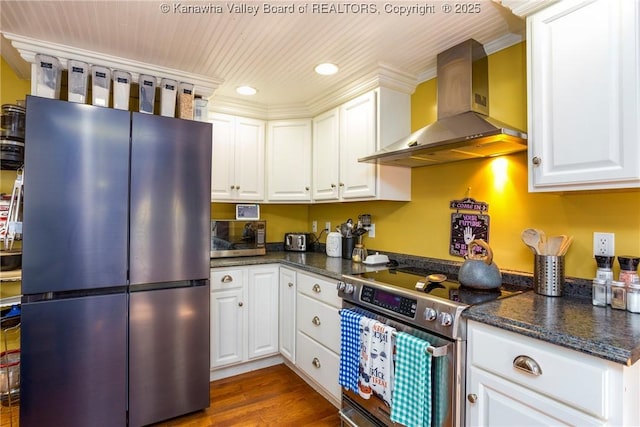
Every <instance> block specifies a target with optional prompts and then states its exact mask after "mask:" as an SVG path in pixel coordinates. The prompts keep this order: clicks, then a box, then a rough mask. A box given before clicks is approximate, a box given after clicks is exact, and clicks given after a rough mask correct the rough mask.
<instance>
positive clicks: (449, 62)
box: [358, 39, 527, 167]
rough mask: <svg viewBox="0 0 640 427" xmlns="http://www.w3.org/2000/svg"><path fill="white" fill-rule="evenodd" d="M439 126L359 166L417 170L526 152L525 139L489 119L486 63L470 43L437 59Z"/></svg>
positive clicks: (365, 159)
mask: <svg viewBox="0 0 640 427" xmlns="http://www.w3.org/2000/svg"><path fill="white" fill-rule="evenodd" d="M437 61H438V67H437V73H438V120H437V121H435V122H434V123H432V124H430V125H428V126H426V127H424V128H422V129H420V130H418V131H416V132H414V133H413V134H411V135H410V136H408V137H406V138H403V139H401V140H399V141H396V142H394V143H393V144H391V145H389V146H387V147H385V148H383V149H381V150H379V151H378V152H376V153H375V154H372V155H370V156H367V157H363V158H360V159H358V161H360V162H369V163H380V164H388V165H393V166H406V167H419V166H430V165H436V164H440V163H449V162H456V161H460V160H468V159H475V158H480V157H493V156H500V155H504V154H510V153H515V152H518V151H524V150H526V149H527V134H526V133H524V132H522V131H521V130H518V129H514V128H512V127H509V126H507V125H506V124H504V123H501V122H499V121H497V120H494V119H492V118H491V117H489V116H488V115H489V96H488V95H489V93H488V92H489V91H488V89H489V88H488V79H489V76H488V60H487V54H486V53H485V51H484V47H482V45H481V44H480V43H478V42H477V41H475V40H473V39H469V40H467V41H465V42H463V43H460V44H459V45H456V46H454V47H452V48H450V49H448V50H446V51H444V52H441V53H440V54H438V59H437Z"/></svg>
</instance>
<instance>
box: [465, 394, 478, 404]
mask: <svg viewBox="0 0 640 427" xmlns="http://www.w3.org/2000/svg"><path fill="white" fill-rule="evenodd" d="M467 400H468V401H469V402H470V403H476V402H477V401H478V395H477V394H475V393H470V394H467Z"/></svg>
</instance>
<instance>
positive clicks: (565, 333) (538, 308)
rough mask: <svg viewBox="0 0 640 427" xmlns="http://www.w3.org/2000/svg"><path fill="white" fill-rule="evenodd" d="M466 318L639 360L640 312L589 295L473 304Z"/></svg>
mask: <svg viewBox="0 0 640 427" xmlns="http://www.w3.org/2000/svg"><path fill="white" fill-rule="evenodd" d="M463 316H464V317H465V318H467V319H472V320H476V321H478V322H481V323H485V324H488V325H493V326H496V327H498V328H501V329H505V330H508V331H512V332H516V333H519V334H522V335H526V336H528V337H531V338H536V339H539V340H542V341H547V342H549V343H552V344H557V345H560V346H562V347H566V348H569V349H572V350H577V351H580V352H582V353H586V354H589V355H591V356H596V357H600V358H602V359H607V360H611V361H613V362H616V363H621V364H624V365H628V366H630V365H632V364H634V363H636V362H637V361H638V359H640V314H634V313H629V312H627V311H623V310H614V309H612V308H611V307H596V306H594V305H592V304H591V300H590V299H586V298H576V297H567V296H562V297H547V296H543V295H538V294H536V293H535V292H525V293H523V294H520V295H516V296H514V297H511V298H505V299H502V300H497V301H492V302H489V303H486V304H481V305H477V306H472V307H470V308H468V309H467V310H465V311H464V313H463Z"/></svg>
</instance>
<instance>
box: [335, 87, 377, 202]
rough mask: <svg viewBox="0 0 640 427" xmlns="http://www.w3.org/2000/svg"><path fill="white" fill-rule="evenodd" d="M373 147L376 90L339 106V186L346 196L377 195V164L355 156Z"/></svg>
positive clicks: (370, 150) (362, 154)
mask: <svg viewBox="0 0 640 427" xmlns="http://www.w3.org/2000/svg"><path fill="white" fill-rule="evenodd" d="M374 151H376V93H375V92H369V93H366V94H364V95H362V96H360V97H358V98H356V99H353V100H351V101H349V102H347V103H346V104H344V105H342V106H341V107H340V187H342V189H341V192H342V197H343V198H345V199H354V198H363V197H374V196H375V195H376V165H374V164H370V163H359V162H358V159H359V158H360V157H364V156H366V155H368V154H371V153H373V152H374Z"/></svg>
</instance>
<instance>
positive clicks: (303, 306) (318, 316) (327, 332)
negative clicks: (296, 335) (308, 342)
mask: <svg viewBox="0 0 640 427" xmlns="http://www.w3.org/2000/svg"><path fill="white" fill-rule="evenodd" d="M297 304H298V310H297V313H298V314H297V325H298V329H299V330H301V331H302V332H304V333H305V334H307V335H309V336H310V337H311V338H313V339H314V340H316V341H318V342H320V343H321V344H323V345H324V346H326V347H329V348H330V349H331V350H333V351H334V352H336V353H339V352H340V314H339V313H338V309H337V308H335V307H333V306H330V305H327V304H324V303H322V302H320V301H316V300H314V299H312V298H309V297H308V296H306V295H304V294H298V301H297Z"/></svg>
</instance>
